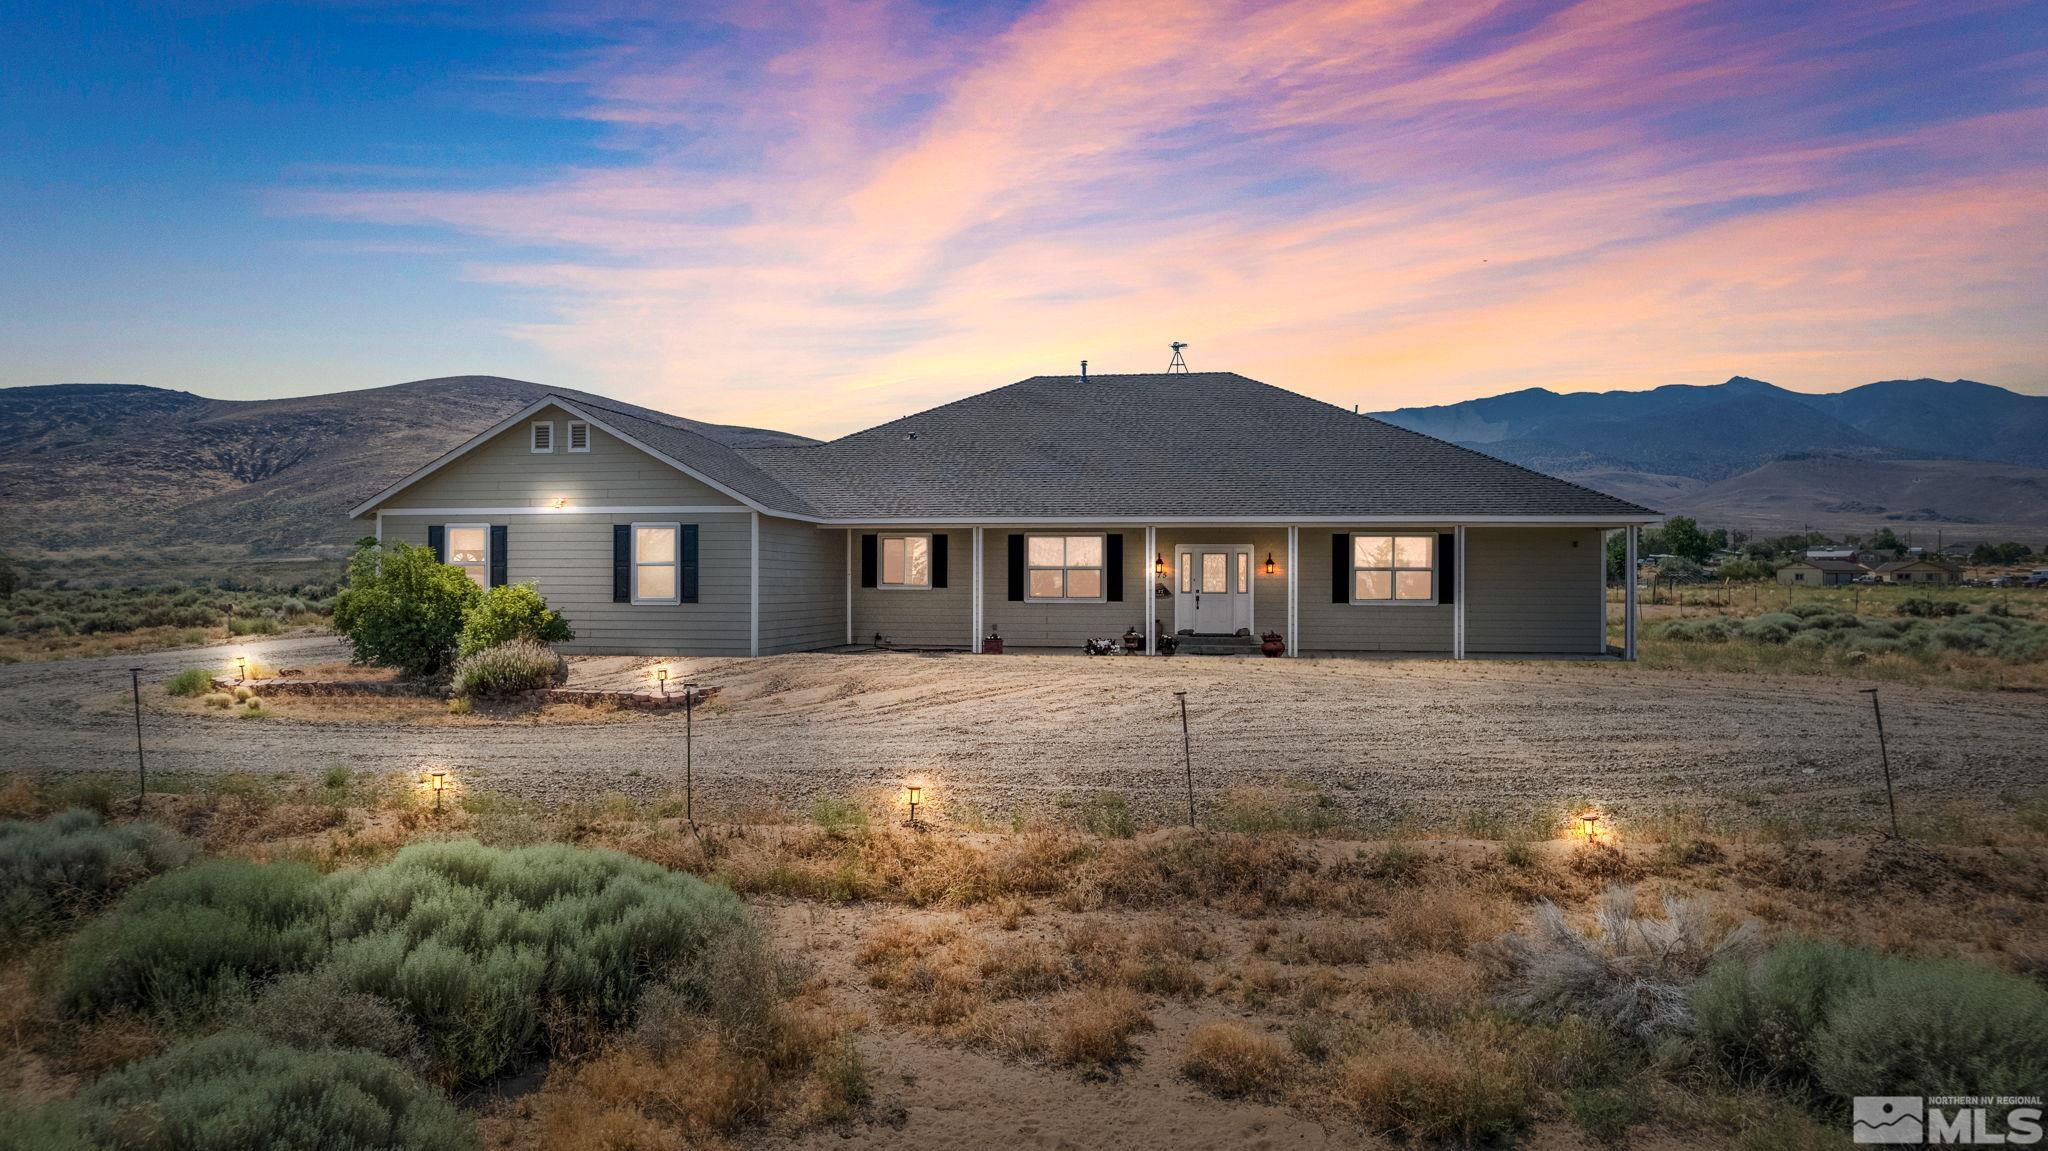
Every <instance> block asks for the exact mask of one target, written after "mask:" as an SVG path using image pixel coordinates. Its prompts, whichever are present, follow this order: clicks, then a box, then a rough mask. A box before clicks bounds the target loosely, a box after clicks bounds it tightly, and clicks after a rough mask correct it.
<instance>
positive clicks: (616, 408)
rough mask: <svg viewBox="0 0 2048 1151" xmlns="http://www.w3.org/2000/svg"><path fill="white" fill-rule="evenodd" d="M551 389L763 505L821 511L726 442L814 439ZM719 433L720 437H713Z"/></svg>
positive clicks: (798, 442)
mask: <svg viewBox="0 0 2048 1151" xmlns="http://www.w3.org/2000/svg"><path fill="white" fill-rule="evenodd" d="M549 394H550V395H552V396H554V397H556V398H558V399H560V400H562V401H564V402H566V403H569V404H571V405H574V406H575V407H578V408H581V409H583V410H584V411H586V412H588V413H589V414H590V415H591V416H593V417H595V418H597V419H598V420H601V421H603V422H604V423H607V424H610V425H611V426H613V427H615V428H617V429H618V430H619V431H621V432H624V433H626V434H627V435H629V436H632V437H633V438H634V439H636V440H639V441H640V442H641V443H643V444H646V445H647V446H648V447H650V448H653V449H654V450H655V451H658V452H660V453H661V454H663V455H665V456H667V457H669V458H670V459H673V460H677V461H680V462H682V463H684V464H687V465H689V466H690V467H691V468H692V469H694V470H695V471H697V472H699V473H700V474H702V475H704V476H706V477H708V478H710V479H711V480H713V481H715V482H716V483H718V484H720V485H722V486H724V487H726V488H728V489H730V490H732V491H735V492H738V493H739V494H741V495H743V496H745V497H747V498H748V499H750V500H753V501H754V502H755V503H757V504H760V505H761V506H763V507H766V508H770V509H773V510H775V511H780V512H790V513H793V514H796V515H817V514H818V512H817V511H816V510H815V509H814V508H813V507H812V506H811V504H810V503H809V502H808V501H806V500H805V499H804V498H803V496H802V495H801V494H800V493H798V492H795V491H792V490H791V489H790V488H789V487H787V486H786V485H784V484H783V483H782V481H781V480H779V479H777V478H776V477H775V476H773V475H770V474H769V473H768V472H766V471H764V470H762V469H761V468H760V467H758V466H756V465H754V464H752V463H749V462H748V461H747V460H746V459H744V458H742V456H741V455H740V452H739V451H738V450H736V449H734V448H732V447H730V446H728V445H727V444H726V443H724V442H721V440H723V439H730V438H734V436H737V437H738V438H739V439H740V441H741V442H762V441H763V440H768V442H772V439H769V438H771V437H773V438H779V439H781V440H782V441H785V442H787V443H790V444H793V445H811V446H816V445H815V442H814V441H809V440H805V439H804V438H803V437H802V436H792V435H787V434H785V433H782V432H765V431H762V430H761V429H758V428H735V427H727V426H726V425H723V424H703V423H698V422H697V421H695V420H686V419H684V418H682V417H681V416H671V415H669V414H667V413H665V412H657V411H654V410H653V409H651V408H641V407H635V406H634V405H632V404H623V403H620V402H619V401H617V400H613V399H608V398H606V397H604V396H597V395H592V394H590V393H589V392H575V391H568V390H566V389H561V388H554V389H550V390H549ZM714 436H717V437H719V438H713V437H714ZM786 450H798V451H803V450H808V448H807V447H803V446H796V447H793V448H791V449H786Z"/></svg>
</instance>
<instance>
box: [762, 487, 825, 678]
mask: <svg viewBox="0 0 2048 1151" xmlns="http://www.w3.org/2000/svg"><path fill="white" fill-rule="evenodd" d="M845 642H846V532H845V531H844V530H843V529H841V528H820V527H816V526H814V525H812V524H806V523H798V522H796V521H794V520H784V519H776V518H775V517H773V516H762V517H761V654H762V655H773V654H775V653H777V652H785V651H810V650H813V649H816V648H821V647H837V646H838V645H840V644H843V643H845Z"/></svg>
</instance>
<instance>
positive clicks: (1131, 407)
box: [678, 372, 1657, 519]
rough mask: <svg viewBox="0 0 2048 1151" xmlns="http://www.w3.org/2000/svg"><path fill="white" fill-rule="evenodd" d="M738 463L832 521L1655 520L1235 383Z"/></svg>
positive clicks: (1113, 392)
mask: <svg viewBox="0 0 2048 1151" xmlns="http://www.w3.org/2000/svg"><path fill="white" fill-rule="evenodd" d="M700 438H701V437H700ZM734 454H736V455H737V456H739V457H741V458H742V459H743V461H744V462H745V463H746V464H749V465H752V466H753V467H754V468H755V469H757V470H759V471H760V472H761V473H763V474H764V475H765V476H772V477H773V479H774V481H776V482H778V483H779V484H780V486H781V487H782V488H783V489H785V490H786V491H788V492H789V493H790V494H791V495H792V496H794V497H797V498H799V499H800V500H801V501H802V502H803V504H804V505H805V506H806V508H807V509H810V510H814V511H815V512H816V513H817V514H821V515H823V516H825V517H826V518H831V519H864V518H871V519H904V518H914V517H930V518H934V519H941V518H946V519H950V518H955V517H967V516H975V517H988V518H1004V519H1019V518H1030V517H1040V516H1043V517H1082V516H1086V517H1105V518H1106V517H1116V516H1133V517H1144V516H1268V515H1270V516H1355V517H1357V518H1359V519H1371V518H1374V517H1379V516H1386V517H1395V516H1404V517H1405V516H1417V517H1421V516H1441V517H1443V518H1445V519H1455V518H1460V517H1511V516H1558V517H1569V516H1585V517H1588V518H1625V517H1648V516H1654V515H1656V514H1657V513H1656V512H1654V511H1651V510H1650V509H1648V508H1645V507H1642V506H1640V505H1637V504H1633V503H1630V502H1628V501H1626V500H1622V499H1617V498H1615V497H1614V496H1609V495H1605V494H1603V493H1600V492H1596V491H1594V490H1592V489H1590V488H1585V487H1581V486H1579V485H1578V484H1574V483H1569V482H1567V481H1564V480H1560V479H1557V478H1555V477H1553V476H1547V475H1543V474H1542V473H1540V472H1534V471H1530V470H1529V469H1527V468H1524V467H1520V466H1518V465H1515V464H1510V463H1507V462H1505V461H1502V460H1497V459H1494V458H1493V457H1491V456H1488V455H1484V454H1482V453H1479V452H1475V451H1472V450H1470V449H1468V448H1463V447H1459V446H1457V445H1455V444H1450V443H1446V442H1444V441H1442V440H1438V439H1433V438H1431V437H1429V436H1425V435H1422V434H1420V433H1417V432H1411V431H1408V430H1407V429H1405V428H1399V427H1396V426H1394V425H1393V424H1389V423H1385V422H1383V421H1380V420H1376V419H1373V418H1372V417H1370V416H1361V415H1356V414H1354V413H1352V412H1349V411H1346V410H1344V409H1343V408H1339V407H1336V406H1334V405H1331V404H1326V403H1323V402H1322V401H1320V400H1315V399H1311V398H1309V397H1307V396H1304V395H1300V394H1298V393H1295V392H1290V391H1287V390H1285V389H1283V388H1276V387H1273V386H1272V385H1270V384H1262V383H1260V382H1258V381H1257V380H1252V379H1247V378H1246V377H1244V376H1240V375H1238V374H1236V373H1234V372H1199V373H1193V374H1186V375H1165V374H1153V375H1112V376H1090V377H1089V378H1088V379H1087V380H1086V381H1085V382H1084V381H1082V380H1080V379H1079V378H1078V377H1074V376H1034V377H1032V378H1031V379H1028V380H1022V381H1020V382H1018V383H1014V384H1011V385H1009V386H1007V387H1002V388H997V389H995V390H994V391H990V392H983V393H981V394H979V395H974V396H969V397H967V398H966V399H962V400H957V401H955V402H953V403H950V404H946V405H943V406H941V407H937V408H933V409H931V410H930V411H925V412H920V413H918V414H916V415H913V416H906V417H904V418H903V419H900V420H894V421H892V422H890V423H886V424H882V425H881V426H879V427H874V428H870V429H868V430H866V431H863V432H856V433H854V434H852V435H850V436H846V437H843V438H841V439H837V440H833V441H831V442H829V443H824V444H816V445H810V446H792V447H752V448H742V449H739V450H738V451H737V452H736V453H734ZM678 458H688V457H680V456H679V457H678ZM734 486H737V485H734ZM763 502H770V503H772V501H765V500H764V501H763Z"/></svg>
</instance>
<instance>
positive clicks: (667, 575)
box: [633, 524, 683, 603]
mask: <svg viewBox="0 0 2048 1151" xmlns="http://www.w3.org/2000/svg"><path fill="white" fill-rule="evenodd" d="M682 535H683V526H682V525H681V524H634V525H633V602H634V603H681V602H682V579H681V575H682Z"/></svg>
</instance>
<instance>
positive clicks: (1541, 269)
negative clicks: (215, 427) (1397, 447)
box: [279, 0, 2048, 434]
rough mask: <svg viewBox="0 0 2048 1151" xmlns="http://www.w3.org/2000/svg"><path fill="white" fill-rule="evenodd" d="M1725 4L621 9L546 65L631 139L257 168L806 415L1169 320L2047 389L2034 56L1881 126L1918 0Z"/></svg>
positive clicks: (613, 347)
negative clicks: (556, 63) (393, 182)
mask: <svg viewBox="0 0 2048 1151" xmlns="http://www.w3.org/2000/svg"><path fill="white" fill-rule="evenodd" d="M792 11H793V13H794V14H792ZM1723 11H1724V10H1723V9H1722V8H1721V7H1719V6H1714V5H1703V4H1696V3H1681V2H1677V0H1664V2H1657V3H1644V2H1619V0H1617V2H1588V3H1581V4H1577V5H1571V6H1567V7H1564V8H1562V9H1561V10H1559V11H1557V12H1554V13H1552V14H1550V15H1548V16H1547V17H1545V18H1543V19H1541V20H1537V21H1535V22H1533V24H1532V25H1530V26H1527V27H1521V28H1519V29H1518V30H1517V31H1514V32H1512V33H1505V32H1503V33H1493V34H1489V33H1487V32H1486V31H1485V29H1484V27H1483V26H1482V21H1485V20H1487V19H1489V18H1490V17H1491V16H1492V15H1494V14H1495V13H1493V12H1490V11H1485V10H1482V11H1481V12H1479V13H1478V14H1477V15H1474V14H1472V13H1471V12H1470V11H1469V10H1466V9H1463V8H1460V7H1458V6H1447V5H1440V4H1429V3H1355V4H1344V3H1327V2H1308V0H1300V2H1295V3H1282V4H1259V5H1249V4H1247V5H1238V4H1226V3H1192V4H1190V3H1183V4H1173V5H1145V4H1135V3H1114V2H1110V0H1068V2H1064V3H1052V4H1047V5H1044V6H1041V7H1039V8H1035V9H1032V10H1030V11H1027V12H1026V13H1024V14H1023V15H1022V16H1021V17H1019V18H1017V19H1016V20H1014V21H1013V22H1011V23H1010V24H1009V25H1007V26H1006V27H1001V28H988V27H982V26H971V27H948V28H946V29H943V30H942V29H939V28H936V27H934V26H933V25H932V23H931V22H930V21H929V19H928V18H927V17H926V15H925V14H924V13H923V11H922V10H921V9H919V8H917V7H916V6H914V5H910V4H902V3H841V2H833V3H819V4H815V5H810V6H806V7H803V8H801V9H796V10H783V9H773V10H769V9H761V8H753V7H736V8H734V9H733V10H732V11H731V12H729V13H726V14H725V15H724V17H723V19H724V28H725V34H724V36H723V37H722V38H721V39H720V40H719V41H718V42H717V45H716V47H714V48H707V47H704V46H703V45H702V44H701V43H698V42H695V41H691V40H689V39H688V38H687V37H681V38H678V37H676V36H674V35H671V33H672V32H673V29H671V28H669V27H668V26H667V20H666V17H665V16H664V14H663V12H662V10H661V9H650V10H631V9H626V10H616V11H611V12H606V13H603V14H601V15H600V16H599V17H597V18H595V20H594V23H595V25H596V26H599V27H603V28H605V29H606V30H607V34H608V35H611V36H613V37H614V38H615V44H614V47H613V48H611V49H610V50H607V51H604V52H599V53H594V54H591V55H589V56H587V57H584V58H582V59H579V60H577V61H575V62H572V63H571V64H569V65H567V66H565V67H564V68H563V69H561V70H559V71H558V72H555V73H551V74H549V75H547V76H545V77H543V78H542V79H544V80H545V81H547V82H550V83H558V84H562V85H564V86H565V88H566V89H567V90H570V91H574V92H577V93H580V94H581V99H582V100H583V101H584V103H582V104H581V105H579V109H578V113H577V114H579V115H582V116H585V117H587V118H590V119H592V120H596V121H599V122H602V123H606V124H610V125H613V126H614V128H615V130H616V131H617V132H618V133H619V135H618V139H617V140H616V141H615V145H616V147H617V148H618V149H619V150H620V153H621V155H622V156H624V157H626V158H627V160H628V162H626V163H624V164H622V165H620V166H617V167H610V168H603V169H585V170H562V171H556V172H546V173H537V174H536V175H535V177H534V178H533V179H532V180H531V181H529V182H525V183H519V184H512V185H504V186H497V187H490V188H485V189H481V190H479V189H451V188H432V187H429V188H424V189H422V188H418V187H411V188H386V189H376V188H371V189H362V188H351V189H342V190H318V189H299V190H292V191H288V192H285V193H281V194H280V197H279V203H280V205H281V207H282V209H283V210H285V211H289V212H294V213H303V214H308V215H315V216H321V217H327V218H332V219H340V220H348V221H356V222H361V223H365V224H381V225H391V224H397V225H411V226H422V227H428V228H435V229H442V230H450V231H455V232H459V233H463V234H466V235H469V236H473V237H477V238H480V239H482V240H485V241H489V242H492V243H496V244H499V245H502V248H501V249H500V251H501V253H502V254H500V255H497V256H485V257H478V258H476V259H475V260H473V262H471V263H470V264H468V265H466V269H465V270H466V274H467V275H468V276H470V277H472V278H474V279H476V280H478V281H480V282H484V283H489V284H495V285H501V286H506V287H512V288H517V289H519V290H521V291H523V292H525V293H528V294H530V295H531V296H532V298H534V299H537V300H540V301H542V302H544V304H545V306H546V308H547V309H548V311H549V312H550V313H551V317H550V319H549V320H547V321H546V322H543V323H537V324H531V325H526V326H523V327H521V328H518V329H516V334H517V335H519V336H520V337H522V338H524V339H527V340H531V341H533V342H534V343H536V344H537V345H539V346H541V347H543V348H545V349H546V350H548V351H549V352H550V353H551V354H552V355H553V356H554V357H555V358H557V359H558V360H559V361H561V362H562V363H564V364H565V365H574V367H575V371H576V372H577V373H578V375H579V376H580V378H581V379H583V380H585V381H588V382H590V383H592V384H594V385H595V386H598V387H601V388H604V389H606V390H609V391H613V392H616V393H618V394H620V395H622V396H625V397H628V398H632V399H637V400H642V401H645V402H648V403H650V404H654V405H656V406H660V407H665V408H667V409H669V410H674V411H679V412H685V413H687V414H690V415H693V416H698V417H701V418H709V419H723V420H737V421H746V422H753V423H766V424H772V425H777V426H783V427H788V428H791V429H793V430H799V431H805V432H809V433H812V434H834V433H838V432H842V431H846V430H850V429H852V428H855V427H859V426H863V425H865V424H868V423H871V422H874V421H876V420H879V419H884V418H889V417H893V416H895V415H900V414H902V413H903V412H904V411H907V410H910V409H913V408H916V407H920V406H924V405H926V404H929V403H932V402H937V401H940V400H943V399H947V398H951V397H954V396H957V395H960V394H963V393H965V392H968V391H973V390H979V389H981V388H985V387H988V386H992V385H994V384H997V383H1001V382H1005V381H1007V380H1009V379H1012V378H1015V377H1017V376H1021V375H1026V374H1031V373H1035V372H1042V371H1065V370H1071V369H1072V366H1073V364H1074V363H1075V361H1077V360H1078V359H1080V358H1082V357H1084V356H1085V357H1088V358H1090V359H1091V360H1093V361H1094V363H1095V366H1096V368H1097V369H1098V370H1154V369H1156V368H1158V367H1160V366H1163V363H1164V351H1163V347H1164V345H1165V343H1166V341H1167V340H1169V339H1172V338H1183V339H1188V340H1191V341H1193V342H1194V343H1195V348H1194V349H1193V350H1192V352H1191V356H1192V358H1193V360H1194V361H1195V362H1196V363H1197V364H1198V365H1199V366H1203V367H1215V368H1226V367H1227V368H1234V369H1237V370H1240V371H1245V372H1247V373H1248V374H1252V375H1258V376H1262V377H1264V378H1268V379H1271V380H1272V381H1274V382H1276V383H1281V384H1285V385H1287V386H1290V387H1296V388H1299V389H1301V390H1304V391H1308V392H1311V393H1313V394H1317V395H1322V396H1325V397H1327V398H1330V399H1332V400H1334V401H1338V402H1343V403H1351V402H1358V403H1362V404H1364V405H1366V406H1368V407H1378V406H1394V405H1398V404H1404V403H1433V402H1443V401H1447V400H1453V399H1458V398H1464V397H1466V396H1470V395H1474V394H1481V393H1485V392H1491V391H1497V390H1503V389H1507V388H1515V387H1523V386H1529V385H1534V384H1541V385H1546V386H1552V387H1562V388H1571V387H1595V386H1597V387H1615V386H1646V385H1651V384H1656V383H1665V382H1672V381H1675V380H1688V381H1706V380H1711V379H1716V378H1720V377H1723V376H1726V375H1729V374H1733V373H1736V372H1743V373H1746V374H1750V375H1760V376H1765V377H1766V378H1775V379H1777V380H1778V381H1779V382H1781V383H1785V384H1787V385H1790V386H1805V387H1833V386H1840V385H1845V384H1853V383H1858V382H1864V381H1866V380H1868V379H1875V378H1882V377H1888V376H1895V375H1901V374H1923V373H1924V374H1934V375H1942V376H1952V375H1959V374H1961V375H1978V376H1992V377H1996V376H1998V374H1999V373H2000V372H2005V373H2007V375H2006V376H2005V378H1999V379H1996V380H1995V382H2002V383H2008V384H2015V385H2021V386H2032V387H2043V386H2048V346H2044V339H2043V337H2042V335H2041V334H2040V333H2039V332H2038V331H2034V330H2032V327H2031V326H2030V324H2029V321H2028V320H2027V317H2029V316H2034V317H2038V316H2039V315H2040V314H2042V313H2043V311H2044V307H2043V305H2044V304H2048V299H2044V294H2048V293H2044V276H2048V273H2044V272H2043V270H2042V269H2044V268H2048V260H2044V257H2048V240H2044V237H2048V192H2044V191H2043V189H2044V188H2048V180H2044V178H2043V177H2044V176H2048V146H2044V145H2043V144H2042V143H2041V141H2042V140H2043V139H2048V131H2044V128H2048V113H2044V111H2043V106H2042V105H2043V102H2044V100H2048V96H2044V94H2043V92H2042V91H2041V86H2040V85H2039V83H2038V82H2035V83H2033V84H2031V85H2029V84H2028V83H2027V82H2026V81H2025V76H2026V75H2027V74H2028V70H2027V69H2026V68H2025V67H2024V66H2018V67H2015V66H2013V65H2012V64H2011V63H2010V62H2006V63H2005V64H2004V65H2003V66H2004V67H2006V68H2007V70H2009V71H2012V72H2013V73H2014V75H2015V76H2016V77H2018V78H2017V79H2016V80H2015V81H2014V82H2013V83H2012V84H2011V85H2010V87H2009V92H2008V97H2009V102H2008V104H2007V106H2004V107H1997V108H1986V109H1980V110H1961V111H1957V112H1954V113H1952V114H1950V115H1947V116H1945V117H1940V118H1930V119H1926V120H1920V121H1911V122H1903V123H1895V122H1892V121H1891V120H1888V119H1887V118H1886V117H1883V116H1875V115H1859V114H1858V113H1859V112H1860V111H1861V110H1863V109H1864V107H1865V105H1866V104H1868V103H1869V102H1870V100H1871V99H1873V98H1872V97H1870V96H1869V95H1868V94H1867V92H1866V91H1865V89H1864V88H1862V87H1859V84H1860V83H1861V79H1860V78H1861V77H1863V76H1864V75H1866V74H1872V73H1875V74H1885V71H1886V69H1892V70H1894V71H1897V72H1899V74H1901V75H1905V74H1908V69H1907V66H1906V65H1905V64H1902V63H1901V61H1899V60H1897V59H1894V58H1893V57H1892V55H1891V54H1890V53H1891V52H1892V51H1893V50H1890V49H1886V48H1883V47H1881V45H1883V44H1885V43H1887V40H1886V37H1895V36H1897V35H1898V34H1900V33H1901V32H1902V31H1905V30H1910V29H1911V28H1913V27H1914V26H1915V25H1916V23H1919V22H1924V21H1926V20H1927V19H1929V18H1930V17H1931V15H1932V14H1934V13H1935V12H1936V11H1937V10H1935V9H1930V8H1922V7H1918V6H1913V5H1887V6H1865V5H1844V6H1843V7H1842V9H1841V10H1840V11H1839V12H1837V13H1835V14H1834V15H1833V16H1832V17H1830V19H1828V20H1826V21H1812V22H1809V23H1805V24H1799V23H1789V22H1775V23H1770V24H1769V27H1768V28H1766V29H1763V30H1759V29H1758V28H1757V27H1754V26H1752V22H1743V21H1738V20H1735V19H1730V18H1728V17H1726V16H1724V15H1723ZM1939 11H1942V12H1953V11H1954V10H1953V9H1952V8H1944V9H1940V10H1939ZM764 12H766V13H768V14H766V15H763V13H764ZM697 16H698V18H700V19H701V18H703V17H702V14H701V13H699V14H697ZM565 18H566V17H565ZM584 19H586V20H589V19H591V18H589V17H587V16H586V17H584ZM676 42H681V43H683V44H685V45H686V46H685V47H681V48H675V47H671V46H670V45H671V44H672V43H676ZM1851 44H1854V45H1864V46H1863V47H1858V48H1855V49H1853V50H1851V49H1847V48H1843V47H1842V46H1843V45H1851ZM1870 45H1880V46H1870ZM2000 67H2001V65H2000V62H1998V61H1987V62H1985V64H1984V68H1985V69H1986V70H1987V71H1990V72H1996V71H1998V69H1999V68H2000ZM2030 101H2031V102H2030ZM903 109H916V111H915V112H914V113H909V112H905V111H903ZM1844 124H1856V125H1858V126H1856V127H1853V128H1850V127H1844V126H1843V125H1844ZM535 249H547V250H549V251H551V252H552V253H553V254H552V255H550V256H549V257H548V258H545V259H537V258H533V257H532V256H531V255H529V254H528V253H531V252H532V251H534V250H535Z"/></svg>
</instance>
